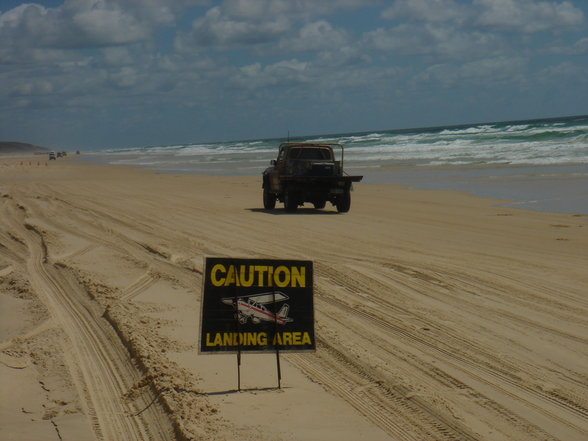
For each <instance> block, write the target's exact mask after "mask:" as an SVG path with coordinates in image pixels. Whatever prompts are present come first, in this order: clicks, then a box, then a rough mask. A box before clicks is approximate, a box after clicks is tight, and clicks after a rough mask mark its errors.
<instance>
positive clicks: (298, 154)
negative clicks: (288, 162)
mask: <svg viewBox="0 0 588 441" xmlns="http://www.w3.org/2000/svg"><path fill="white" fill-rule="evenodd" d="M290 158H291V159H331V155H329V151H328V150H327V149H291V150H290Z"/></svg>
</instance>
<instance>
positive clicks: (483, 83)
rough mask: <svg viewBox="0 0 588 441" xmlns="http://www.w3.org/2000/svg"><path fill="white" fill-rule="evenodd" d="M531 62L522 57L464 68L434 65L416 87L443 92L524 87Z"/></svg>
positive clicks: (483, 61) (474, 63) (489, 60)
mask: <svg viewBox="0 0 588 441" xmlns="http://www.w3.org/2000/svg"><path fill="white" fill-rule="evenodd" d="M527 64H528V61H527V60H526V59H525V58H522V57H494V58H485V59H480V60H475V61H471V62H467V63H463V64H450V63H442V64H434V65H431V66H429V67H427V68H426V69H424V70H423V71H422V72H421V73H419V74H418V75H416V76H415V77H414V79H413V86H414V87H415V88H418V87H420V86H422V85H424V84H426V85H428V86H429V87H431V86H433V85H439V86H441V87H443V88H456V87H469V86H476V87H480V88H493V87H495V86H499V85H504V84H506V83H519V84H521V83H524V82H525V73H526V69H527Z"/></svg>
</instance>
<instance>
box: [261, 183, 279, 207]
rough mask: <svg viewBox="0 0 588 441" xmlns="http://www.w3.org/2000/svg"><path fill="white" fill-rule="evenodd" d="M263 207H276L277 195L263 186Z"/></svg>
mask: <svg viewBox="0 0 588 441" xmlns="http://www.w3.org/2000/svg"><path fill="white" fill-rule="evenodd" d="M263 208H265V209H266V210H273V209H274V208H276V195H275V194H274V193H271V192H270V191H268V189H267V188H265V187H263Z"/></svg>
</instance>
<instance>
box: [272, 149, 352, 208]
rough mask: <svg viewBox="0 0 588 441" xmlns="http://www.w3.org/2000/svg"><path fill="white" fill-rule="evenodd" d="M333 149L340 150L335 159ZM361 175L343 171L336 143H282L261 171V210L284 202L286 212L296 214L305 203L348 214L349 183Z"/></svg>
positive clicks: (349, 202)
mask: <svg viewBox="0 0 588 441" xmlns="http://www.w3.org/2000/svg"><path fill="white" fill-rule="evenodd" d="M335 149H337V150H339V151H340V160H337V159H336V157H335V156H336V155H335V151H334V150H335ZM362 178H363V176H348V175H346V174H344V172H343V146H342V145H341V144H335V143H302V142H300V143H291V142H287V143H282V144H280V147H279V150H278V157H277V159H275V160H272V161H271V166H270V167H269V168H267V169H266V170H265V171H264V172H263V184H262V187H263V202H264V208H265V209H267V210H271V209H274V208H275V205H276V201H280V202H283V203H284V206H285V208H286V210H287V211H295V210H296V209H297V208H298V207H299V206H300V205H303V204H304V203H305V202H309V203H312V204H313V205H314V207H315V208H324V207H325V205H326V203H327V202H331V203H332V204H333V205H334V206H335V207H336V208H337V211H338V212H347V211H349V208H350V205H351V195H350V192H351V188H352V182H359V181H360V180H361V179H362Z"/></svg>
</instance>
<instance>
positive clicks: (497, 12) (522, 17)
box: [473, 0, 584, 32]
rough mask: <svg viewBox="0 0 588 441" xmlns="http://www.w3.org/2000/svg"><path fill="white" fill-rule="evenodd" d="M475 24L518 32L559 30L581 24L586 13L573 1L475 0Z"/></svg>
mask: <svg viewBox="0 0 588 441" xmlns="http://www.w3.org/2000/svg"><path fill="white" fill-rule="evenodd" d="M473 6H474V8H475V9H476V12H477V18H476V20H475V23H476V24H478V25H481V26H488V27H492V28H497V29H503V30H509V31H519V32H541V31H548V30H558V29H560V28H561V27H573V26H578V25H580V24H581V23H582V22H583V21H584V14H583V12H582V11H581V10H579V9H577V8H575V7H574V6H573V5H572V4H571V3H570V2H568V1H564V2H553V1H534V0H474V3H473Z"/></svg>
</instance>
